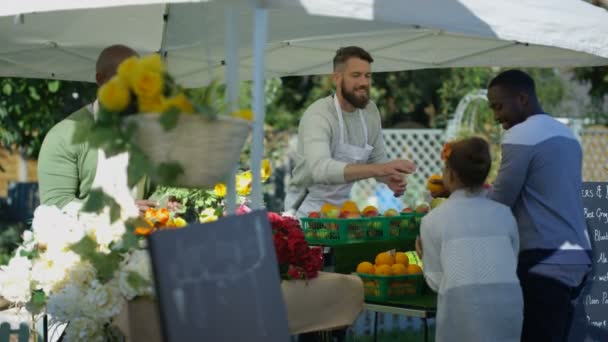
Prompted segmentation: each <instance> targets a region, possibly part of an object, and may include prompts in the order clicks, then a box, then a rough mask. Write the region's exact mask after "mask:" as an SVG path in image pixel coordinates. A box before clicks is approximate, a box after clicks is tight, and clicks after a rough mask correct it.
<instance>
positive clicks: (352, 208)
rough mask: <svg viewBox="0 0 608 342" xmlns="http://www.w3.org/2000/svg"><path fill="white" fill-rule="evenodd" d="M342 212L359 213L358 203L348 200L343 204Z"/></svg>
mask: <svg viewBox="0 0 608 342" xmlns="http://www.w3.org/2000/svg"><path fill="white" fill-rule="evenodd" d="M341 211H342V212H346V211H347V212H350V213H359V208H358V207H357V204H356V203H355V202H353V201H346V202H344V203H343V204H342V210H341Z"/></svg>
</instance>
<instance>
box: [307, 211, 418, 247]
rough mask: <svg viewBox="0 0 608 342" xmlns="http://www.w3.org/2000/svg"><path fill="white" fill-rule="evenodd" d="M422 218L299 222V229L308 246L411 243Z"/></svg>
mask: <svg viewBox="0 0 608 342" xmlns="http://www.w3.org/2000/svg"><path fill="white" fill-rule="evenodd" d="M422 216H424V215H423V214H416V213H410V214H401V215H398V216H390V217H389V216H377V217H362V218H349V219H339V218H338V219H328V218H302V219H301V222H302V229H303V230H304V235H305V237H306V240H307V241H308V242H309V243H311V244H324V245H336V244H341V243H349V242H359V241H374V240H384V241H386V240H404V239H415V238H416V237H417V236H418V234H419V232H420V218H421V217H422Z"/></svg>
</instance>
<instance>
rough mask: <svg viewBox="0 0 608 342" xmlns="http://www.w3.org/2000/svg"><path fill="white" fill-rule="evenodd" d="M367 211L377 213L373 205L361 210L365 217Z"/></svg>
mask: <svg viewBox="0 0 608 342" xmlns="http://www.w3.org/2000/svg"><path fill="white" fill-rule="evenodd" d="M369 211H375V212H378V208H376V207H374V206H373V205H368V206H367V207H365V208H363V211H362V213H363V214H364V215H365V213H367V212H369Z"/></svg>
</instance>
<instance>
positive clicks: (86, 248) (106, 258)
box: [70, 236, 122, 283]
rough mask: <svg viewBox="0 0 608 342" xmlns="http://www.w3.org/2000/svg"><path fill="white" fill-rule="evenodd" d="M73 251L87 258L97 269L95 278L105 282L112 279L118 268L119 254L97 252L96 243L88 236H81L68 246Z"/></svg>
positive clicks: (114, 252)
mask: <svg viewBox="0 0 608 342" xmlns="http://www.w3.org/2000/svg"><path fill="white" fill-rule="evenodd" d="M70 248H71V250H72V251H74V253H76V254H78V255H80V257H82V258H83V259H85V260H88V261H89V262H90V263H91V265H93V267H94V268H95V270H96V271H97V278H98V279H99V280H100V281H101V282H102V283H105V282H107V281H109V280H110V279H112V277H113V276H114V272H115V271H116V270H117V269H118V266H119V264H120V261H121V260H122V257H121V254H120V253H119V252H116V251H112V252H110V253H109V254H102V253H99V252H97V243H96V242H95V240H93V238H91V237H90V236H85V237H83V238H82V239H81V240H80V241H78V242H77V243H75V244H73V245H71V246H70Z"/></svg>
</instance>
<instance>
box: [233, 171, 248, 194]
mask: <svg viewBox="0 0 608 342" xmlns="http://www.w3.org/2000/svg"><path fill="white" fill-rule="evenodd" d="M236 193H237V194H238V195H239V196H248V195H249V194H250V193H251V171H246V172H243V173H241V174H239V175H237V176H236Z"/></svg>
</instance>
